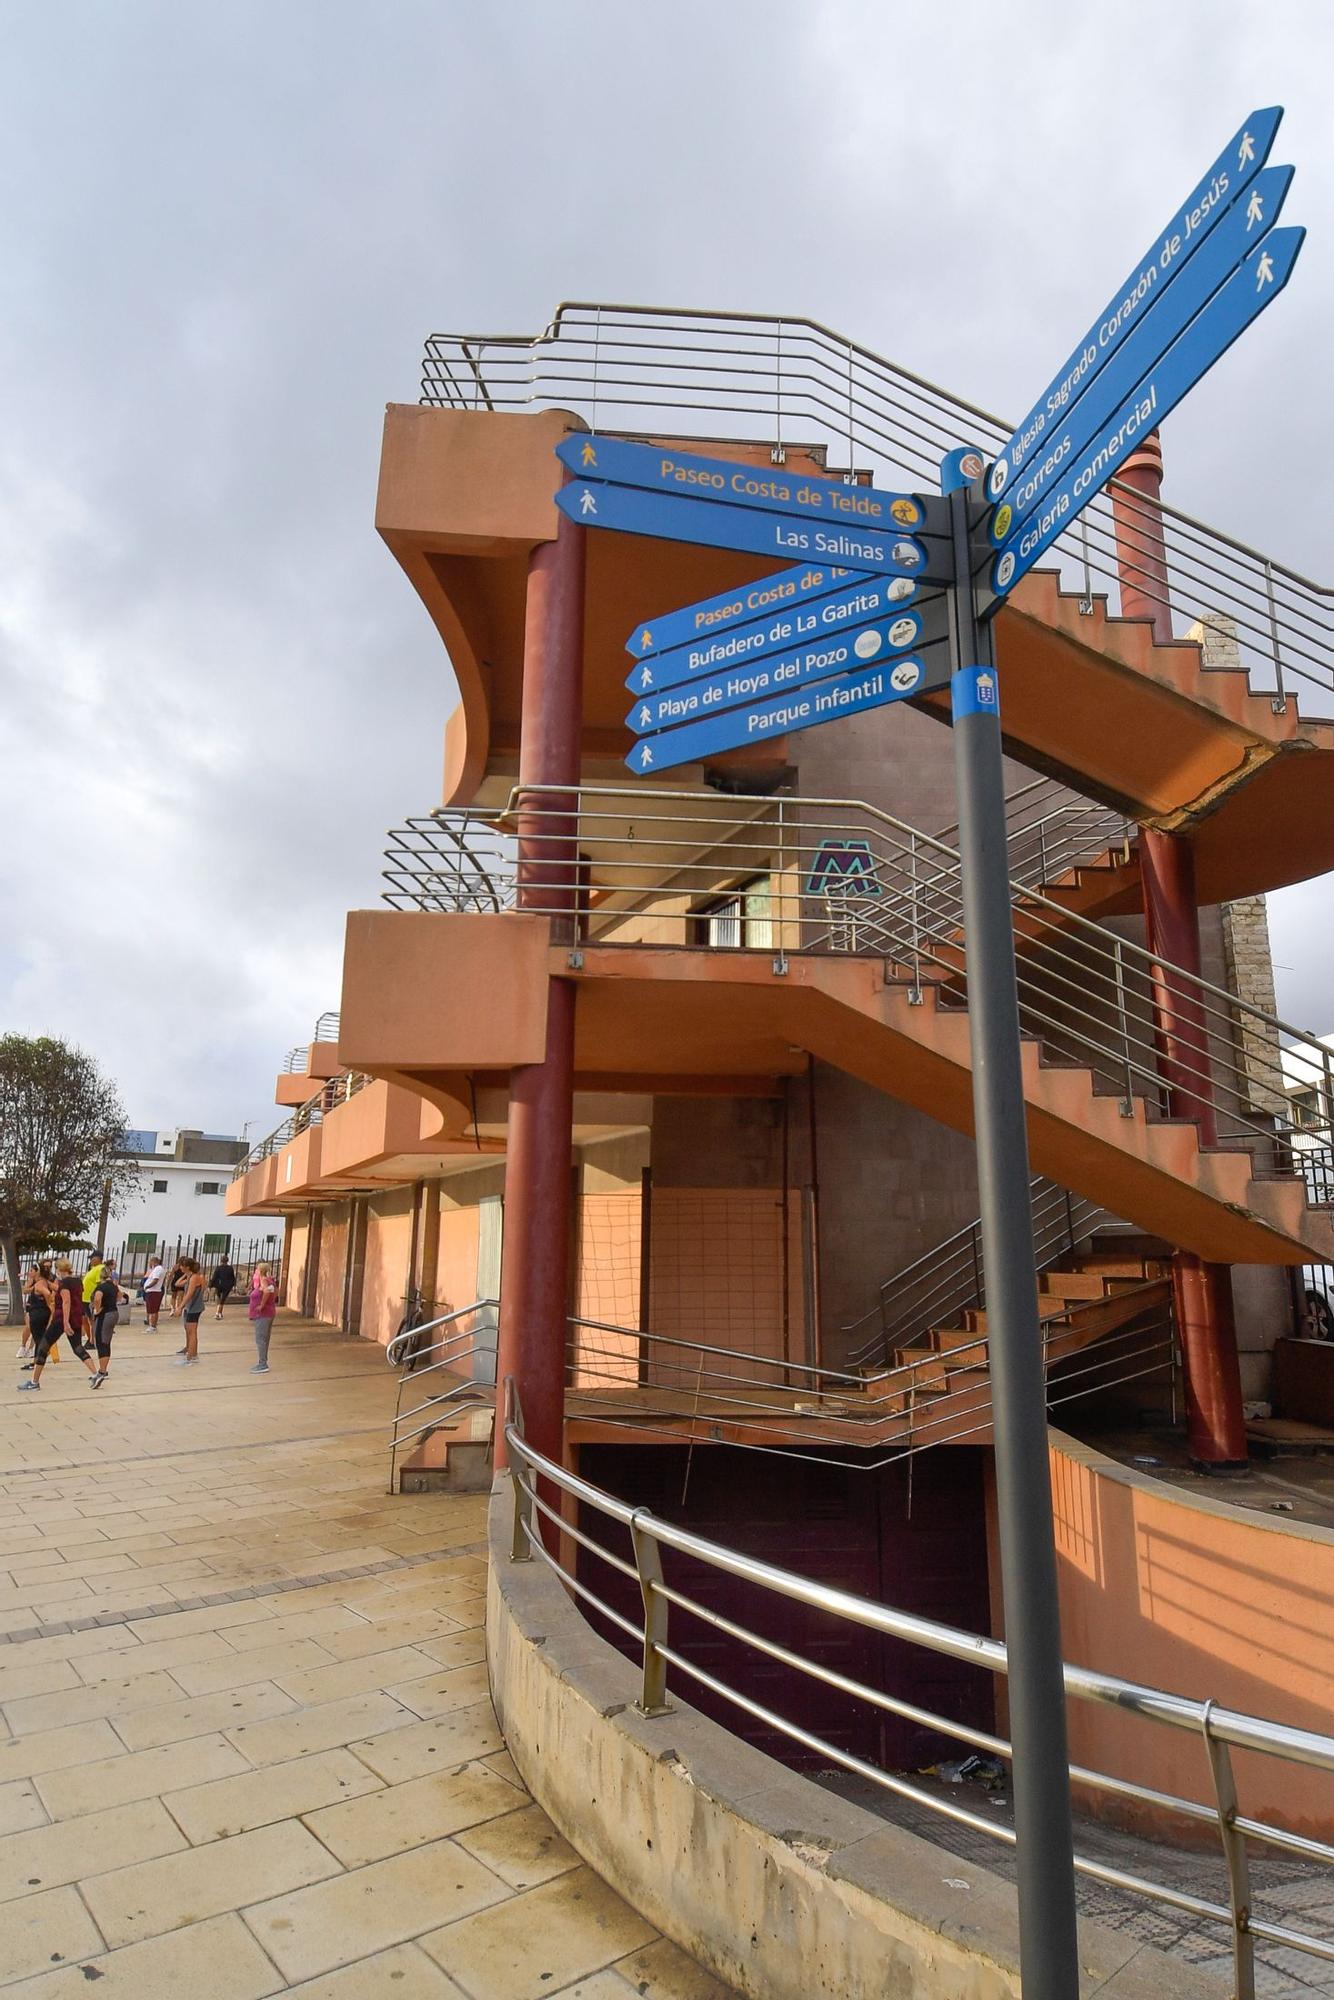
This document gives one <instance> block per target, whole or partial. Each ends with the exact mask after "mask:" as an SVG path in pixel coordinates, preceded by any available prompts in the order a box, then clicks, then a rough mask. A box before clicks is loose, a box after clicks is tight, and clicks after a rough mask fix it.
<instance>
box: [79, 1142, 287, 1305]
mask: <svg viewBox="0 0 1334 2000" xmlns="http://www.w3.org/2000/svg"><path fill="white" fill-rule="evenodd" d="M247 1150H248V1148H247V1146H246V1143H245V1141H244V1140H243V1139H237V1138H235V1137H233V1136H231V1135H230V1134H227V1133H222V1132H200V1131H196V1130H193V1129H191V1128H189V1127H186V1126H178V1127H173V1128H172V1129H170V1130H167V1131H160V1132H153V1131H147V1130H144V1129H142V1128H139V1127H134V1128H132V1129H131V1130H130V1131H128V1132H127V1133H126V1134H125V1144H124V1151H125V1152H126V1154H128V1156H129V1157H130V1158H131V1159H132V1160H133V1161H134V1163H135V1169H136V1178H137V1183H138V1185H137V1188H136V1190H135V1191H134V1193H133V1195H132V1197H131V1199H130V1201H129V1203H128V1204H127V1205H126V1206H125V1207H124V1208H123V1209H121V1211H120V1212H119V1213H118V1214H117V1215H116V1216H114V1217H113V1218H112V1220H111V1223H110V1225H109V1228H108V1231H107V1241H108V1245H109V1246H110V1247H112V1248H114V1249H117V1250H118V1254H119V1258H120V1261H121V1264H122V1266H123V1268H124V1269H125V1270H126V1271H127V1272H131V1273H132V1272H134V1271H137V1270H140V1269H142V1268H143V1266H144V1264H145V1261H146V1260H147V1258H148V1257H149V1256H150V1255H151V1254H152V1253H153V1252H155V1251H163V1250H165V1251H170V1252H171V1253H172V1254H176V1253H177V1252H178V1251H185V1252H186V1254H187V1255H188V1254H192V1253H193V1254H195V1255H197V1256H199V1257H200V1258H201V1259H203V1258H213V1259H215V1260H216V1259H218V1258H220V1257H222V1256H223V1255H224V1254H226V1255H230V1254H232V1253H233V1252H239V1251H240V1249H241V1246H242V1245H243V1244H244V1246H245V1247H246V1250H247V1252H248V1253H249V1254H250V1255H251V1256H252V1257H269V1258H272V1259H276V1258H277V1257H279V1256H280V1255H281V1253H282V1241H283V1233H284V1225H283V1222H282V1220H281V1219H280V1218H273V1219H270V1220H266V1221H264V1222H263V1223H261V1224H260V1225H258V1226H257V1227H253V1228H252V1227H246V1226H242V1227H240V1228H238V1226H237V1225H236V1223H234V1222H233V1221H232V1220H231V1219H230V1217H229V1216H228V1213H227V1194H228V1190H229V1189H230V1187H231V1181H232V1175H233V1173H234V1172H235V1170H236V1165H237V1162H238V1161H240V1160H243V1159H244V1158H245V1156H246V1153H247ZM255 1246H258V1247H255Z"/></svg>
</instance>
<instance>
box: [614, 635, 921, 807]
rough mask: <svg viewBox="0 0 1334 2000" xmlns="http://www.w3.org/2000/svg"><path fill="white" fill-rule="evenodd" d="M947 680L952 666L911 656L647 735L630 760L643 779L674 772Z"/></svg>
mask: <svg viewBox="0 0 1334 2000" xmlns="http://www.w3.org/2000/svg"><path fill="white" fill-rule="evenodd" d="M948 679H949V667H948V664H947V663H945V662H942V663H941V664H940V666H939V668H938V669H934V670H933V669H932V668H929V667H928V665H927V664H926V663H925V662H924V661H923V660H921V659H919V658H918V657H917V656H916V655H915V654H909V655H908V656H906V657H905V658H903V659H901V660H896V661H892V662H891V661H889V660H886V661H885V662H884V664H883V665H881V666H876V667H867V668H863V669H862V671H861V672H860V673H856V674H844V675H841V676H840V677H839V678H838V679H837V680H832V681H819V682H817V683H816V684H815V686H814V687H809V688H804V689H798V690H797V691H796V692H795V693H793V694H782V695H778V696H776V697H774V698H771V699H770V700H768V701H762V702H758V703H757V704H756V705H755V706H754V707H753V708H734V709H731V710H729V711H728V713H727V714H725V715H711V716H708V717H707V718H705V719H704V720H703V721H700V722H688V723H686V724H685V726H684V727H683V728H681V729H668V730H665V731H664V732H663V734H662V735H661V736H646V737H645V738H644V740H643V742H641V743H636V745H635V747H634V749H633V750H632V751H631V752H630V755H629V756H628V757H627V758H626V760H625V761H626V763H627V764H628V765H629V767H630V769H631V770H632V771H634V772H635V773H637V774H638V775H639V776H641V777H642V776H643V775H644V774H645V773H648V772H652V771H670V770H672V769H673V768H674V767H675V766H676V765H678V764H694V763H697V762H698V761H699V760H700V759H701V758H703V757H716V756H720V755H721V754H722V753H723V752H724V751H726V750H737V749H740V748H741V746H742V745H743V744H746V743H763V742H764V740H765V739H766V737H771V736H788V735H792V734H795V733H796V732H797V731H799V730H802V729H813V728H815V727H816V725H817V724H819V723H822V722H838V721H840V720H841V719H842V718H843V717H844V716H848V715H858V714H861V713H862V712H863V711H864V710H866V709H872V708H883V707H884V706H885V704H886V703H887V702H891V701H907V700H909V699H910V697H911V696H913V695H917V694H926V693H929V692H930V691H931V690H932V689H933V688H940V687H943V686H944V685H945V684H946V682H947V681H948Z"/></svg>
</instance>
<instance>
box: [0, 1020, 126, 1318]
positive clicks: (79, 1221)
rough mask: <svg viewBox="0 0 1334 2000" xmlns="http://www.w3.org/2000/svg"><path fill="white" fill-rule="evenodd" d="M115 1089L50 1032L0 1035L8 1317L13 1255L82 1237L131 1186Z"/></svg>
mask: <svg viewBox="0 0 1334 2000" xmlns="http://www.w3.org/2000/svg"><path fill="white" fill-rule="evenodd" d="M125 1125H126V1119H125V1110H124V1107H123V1105H122V1104H121V1101H120V1094H119V1092H118V1091H117V1089H116V1086H115V1085H114V1084H113V1083H111V1082H110V1081H109V1080H108V1079H107V1078H106V1077H104V1076H103V1075H102V1073H101V1071H100V1070H99V1069H98V1067H97V1064H96V1063H95V1062H94V1061H93V1060H92V1058H91V1057H90V1056H86V1055H85V1054H84V1053H83V1051H82V1049H74V1048H71V1047H70V1046H69V1044H68V1043H67V1042H60V1041H56V1040H55V1039H54V1038H53V1037H52V1036H50V1035H37V1036H29V1035H0V1248H2V1249H3V1252H4V1259H5V1271H6V1274H7V1276H8V1279H9V1320H10V1324H11V1325H12V1324H13V1323H14V1322H15V1321H17V1320H20V1319H22V1317H23V1300H22V1295H21V1279H20V1272H19V1255H20V1252H21V1251H24V1250H43V1249H46V1248H47V1247H48V1246H49V1245H52V1244H53V1243H54V1242H56V1241H59V1240H61V1239H65V1240H68V1239H69V1238H70V1237H71V1236H74V1235H77V1234H79V1233H81V1232H84V1231H86V1230H87V1229H88V1228H89V1226H90V1224H93V1223H95V1222H96V1220H97V1217H98V1214H99V1213H100V1211H101V1207H102V1203H103V1201H104V1199H106V1198H107V1195H108V1190H109V1194H110V1208H111V1212H112V1213H115V1212H116V1211H117V1210H119V1209H121V1208H123V1207H124V1206H125V1203H126V1201H127V1199H128V1198H129V1195H130V1192H131V1190H132V1188H133V1187H134V1185H135V1183H136V1181H137V1170H136V1168H135V1165H134V1162H133V1161H132V1160H130V1159H127V1158H126V1157H125V1155H124V1153H123V1151H122V1148H123V1146H124V1144H125Z"/></svg>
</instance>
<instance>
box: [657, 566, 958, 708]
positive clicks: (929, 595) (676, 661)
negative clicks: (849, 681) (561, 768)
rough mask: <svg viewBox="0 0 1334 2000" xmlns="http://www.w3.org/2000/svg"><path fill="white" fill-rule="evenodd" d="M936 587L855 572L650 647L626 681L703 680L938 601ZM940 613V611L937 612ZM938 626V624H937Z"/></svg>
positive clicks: (663, 684)
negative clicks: (756, 614)
mask: <svg viewBox="0 0 1334 2000" xmlns="http://www.w3.org/2000/svg"><path fill="white" fill-rule="evenodd" d="M942 602H943V600H942V599H941V598H940V596H939V594H938V593H933V592H930V591H927V592H925V593H924V592H923V590H922V588H921V586H920V585H919V584H916V583H913V582H912V581H911V580H910V579H909V578H908V577H906V576H860V577H858V578H857V580H856V582H855V583H853V584H851V585H845V587H844V588H843V589H842V590H838V591H835V592H834V593H833V594H832V595H831V596H829V597H825V598H821V599H819V600H817V601H815V602H810V601H809V600H808V601H804V602H803V603H802V604H801V606H800V607H799V608H798V609H797V610H795V611H789V612H782V613H780V614H779V616H778V617H776V618H764V619H761V620H760V621H759V622H758V623H755V624H750V625H738V626H734V627H733V628H732V629H731V630H725V631H723V632H721V633H706V634H705V635H704V636H703V637H702V638H699V639H694V640H692V641H691V643H690V644H689V645H686V646H674V647H671V648H669V649H668V650H667V651H666V652H663V653H653V654H651V655H650V656H649V658H648V659H645V660H641V661H640V662H639V664H638V665H637V666H635V667H632V668H631V669H630V672H629V673H628V674H627V675H626V677H625V685H626V686H627V687H628V688H629V690H630V692H631V694H647V693H649V692H650V691H651V690H652V689H655V688H656V689H658V690H659V691H661V690H662V689H664V688H672V687H681V686H683V685H684V684H685V683H686V682H688V681H697V680H708V679H710V678H711V677H714V676H716V675H718V674H720V673H723V672H725V671H726V670H727V669H728V668H731V667H736V666H740V665H742V664H743V663H744V664H746V665H752V664H754V663H755V662H756V661H757V660H764V659H767V658H769V657H770V656H771V655H772V654H774V653H784V652H789V651H791V650H792V648H793V647H795V646H798V645H801V644H812V643H814V642H815V641H817V640H819V639H821V638H824V637H833V636H836V635H838V634H840V633H843V632H845V631H847V630H848V629H849V628H850V627H853V626H857V625H869V624H871V623H872V622H873V621H874V620H875V619H877V618H887V617H889V616H890V615H891V614H892V613H893V612H895V611H896V610H898V609H904V610H906V609H907V607H908V606H909V605H914V606H915V605H918V604H941V603H942ZM942 615H943V613H942ZM942 629H943V628H942Z"/></svg>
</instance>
